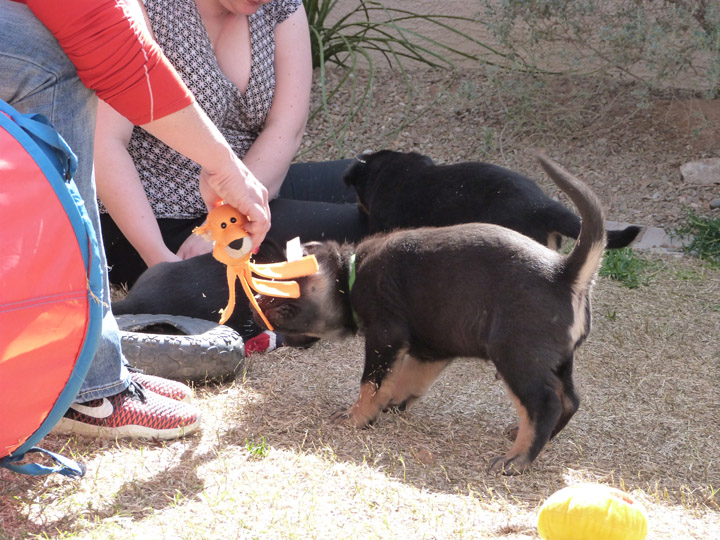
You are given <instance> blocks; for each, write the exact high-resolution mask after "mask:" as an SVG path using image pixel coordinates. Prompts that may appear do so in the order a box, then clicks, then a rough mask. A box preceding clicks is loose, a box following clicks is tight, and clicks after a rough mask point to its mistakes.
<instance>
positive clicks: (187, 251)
mask: <svg viewBox="0 0 720 540" xmlns="http://www.w3.org/2000/svg"><path fill="white" fill-rule="evenodd" d="M212 248H213V244H212V242H210V241H208V240H205V238H203V237H202V236H198V235H197V234H191V235H190V236H188V237H187V238H186V239H185V241H184V242H183V243H182V245H181V246H180V249H178V251H177V257H178V260H180V259H182V260H185V259H189V258H190V257H196V256H197V255H204V254H206V253H210V252H211V251H212Z"/></svg>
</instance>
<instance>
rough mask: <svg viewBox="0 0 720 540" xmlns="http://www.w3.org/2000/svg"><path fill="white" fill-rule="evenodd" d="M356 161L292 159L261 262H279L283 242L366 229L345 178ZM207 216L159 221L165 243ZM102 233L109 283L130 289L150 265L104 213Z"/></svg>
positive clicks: (341, 237) (358, 235)
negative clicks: (123, 285)
mask: <svg viewBox="0 0 720 540" xmlns="http://www.w3.org/2000/svg"><path fill="white" fill-rule="evenodd" d="M351 163H352V160H349V159H348V160H339V161H325V162H317V163H293V164H292V165H291V166H290V170H289V171H288V174H287V176H286V177H285V181H284V182H283V185H282V188H281V189H280V193H279V194H278V197H277V198H276V199H273V200H272V201H270V212H271V219H272V225H271V227H270V231H269V232H268V234H267V236H266V238H265V242H263V245H262V246H261V248H260V252H259V253H258V256H257V258H258V259H259V260H261V259H264V260H279V259H278V258H277V257H278V256H282V255H281V254H282V253H283V251H282V250H283V249H284V248H285V243H286V242H287V241H288V240H291V239H292V238H295V237H296V236H299V237H300V241H301V242H310V241H314V240H335V241H337V242H357V241H359V240H360V239H362V238H363V236H365V234H366V233H367V220H366V219H365V216H364V215H362V214H361V213H360V211H359V210H358V207H357V205H356V204H355V200H356V199H355V191H354V190H353V189H352V188H348V187H346V186H345V184H344V183H343V181H342V175H343V173H344V172H345V169H347V167H348V166H349V165H350V164H351ZM204 220H205V216H201V217H198V218H194V219H163V218H160V219H158V225H159V226H160V232H161V233H162V236H163V240H164V241H165V245H166V246H167V247H168V248H169V249H170V250H171V251H173V252H177V250H178V249H180V246H181V245H182V243H183V242H184V241H185V240H186V239H187V237H188V236H190V235H191V234H192V230H193V229H194V228H195V227H197V226H198V225H200V224H201V223H202V222H203V221H204ZM100 221H101V225H102V236H103V243H104V245H105V252H106V254H107V260H108V266H109V267H110V269H109V274H110V282H111V283H112V284H114V285H122V284H125V285H127V286H128V287H131V286H132V284H133V283H135V281H136V280H137V278H138V277H139V276H140V274H142V273H143V272H144V271H145V270H146V269H147V266H146V265H145V262H144V261H143V260H142V257H140V255H139V254H138V252H137V251H136V250H135V248H133V247H132V245H131V244H130V242H128V241H127V240H126V239H125V237H124V236H123V234H122V232H120V229H119V228H118V227H117V225H115V222H114V221H113V220H112V218H111V217H110V216H109V215H108V214H102V215H101V219H100Z"/></svg>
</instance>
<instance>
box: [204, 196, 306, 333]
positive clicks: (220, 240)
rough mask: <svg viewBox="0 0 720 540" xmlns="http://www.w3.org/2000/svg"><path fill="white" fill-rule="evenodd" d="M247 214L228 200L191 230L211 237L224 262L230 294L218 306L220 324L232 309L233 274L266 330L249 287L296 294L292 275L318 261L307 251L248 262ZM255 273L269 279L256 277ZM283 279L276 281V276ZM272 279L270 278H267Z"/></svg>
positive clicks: (289, 295) (300, 273) (269, 292)
mask: <svg viewBox="0 0 720 540" xmlns="http://www.w3.org/2000/svg"><path fill="white" fill-rule="evenodd" d="M247 222H248V220H247V218H246V217H245V216H243V215H242V214H240V212H238V211H237V210H236V209H235V208H233V207H232V206H230V205H228V204H221V205H220V206H216V207H215V208H213V209H212V210H211V211H210V213H209V214H208V217H207V222H206V224H205V225H203V226H201V227H196V228H195V229H194V230H193V233H195V234H197V235H201V236H204V237H205V238H208V240H213V241H214V246H213V252H212V253H213V257H215V258H216V259H217V260H218V261H220V262H221V263H223V264H225V265H227V280H228V288H229V289H230V298H229V300H228V305H227V307H226V308H225V309H223V310H221V313H222V317H221V318H220V324H223V323H225V321H227V320H228V319H229V318H230V315H232V312H233V310H234V309H235V278H236V277H237V278H238V279H240V283H241V284H242V287H243V290H244V291H245V294H246V295H247V297H248V299H249V300H250V303H251V304H252V306H253V308H255V310H256V311H257V312H258V314H259V315H260V317H261V318H262V320H263V321H264V322H265V324H266V325H267V327H268V329H269V330H272V329H273V327H272V325H271V324H270V322H269V321H268V320H267V318H266V317H265V314H264V313H263V312H262V310H261V309H260V306H259V305H258V303H257V301H256V300H255V295H254V294H253V292H252V291H251V290H250V289H254V290H255V291H257V292H258V293H260V294H262V295H265V296H277V297H280V298H298V297H299V296H300V286H299V285H298V284H297V282H296V281H286V280H291V279H293V278H299V277H303V276H309V275H311V274H314V273H315V272H317V271H318V263H317V260H316V259H315V256H314V255H307V256H305V257H301V258H299V259H296V260H292V261H287V262H279V263H272V264H255V263H252V262H250V257H251V255H252V253H251V252H252V241H251V240H250V237H249V236H248V233H247V232H246V231H245V229H244V225H245V224H246V223H247ZM253 273H255V274H258V275H260V276H262V277H264V278H269V280H268V279H258V278H256V277H254V276H253ZM276 279H277V280H283V281H275V280H276ZM270 280H272V281H270Z"/></svg>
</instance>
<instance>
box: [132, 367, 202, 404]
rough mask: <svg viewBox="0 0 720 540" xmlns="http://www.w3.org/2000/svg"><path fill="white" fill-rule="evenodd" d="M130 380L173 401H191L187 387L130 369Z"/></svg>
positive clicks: (190, 389) (189, 390)
mask: <svg viewBox="0 0 720 540" xmlns="http://www.w3.org/2000/svg"><path fill="white" fill-rule="evenodd" d="M130 380H131V381H133V382H136V383H137V384H139V385H140V386H142V387H143V388H144V389H145V390H150V391H151V392H153V393H155V394H158V395H161V396H165V397H167V398H170V399H174V400H175V401H184V402H185V403H190V402H191V401H192V395H193V391H192V388H190V387H189V386H188V385H186V384H183V383H181V382H178V381H171V380H170V379H163V378H162V377H156V376H155V375H148V374H147V373H142V372H141V371H137V370H134V369H130Z"/></svg>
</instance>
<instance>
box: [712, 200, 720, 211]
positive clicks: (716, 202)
mask: <svg viewBox="0 0 720 540" xmlns="http://www.w3.org/2000/svg"><path fill="white" fill-rule="evenodd" d="M710 208H712V209H713V210H715V209H717V208H720V197H718V198H717V199H713V200H712V201H710Z"/></svg>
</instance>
